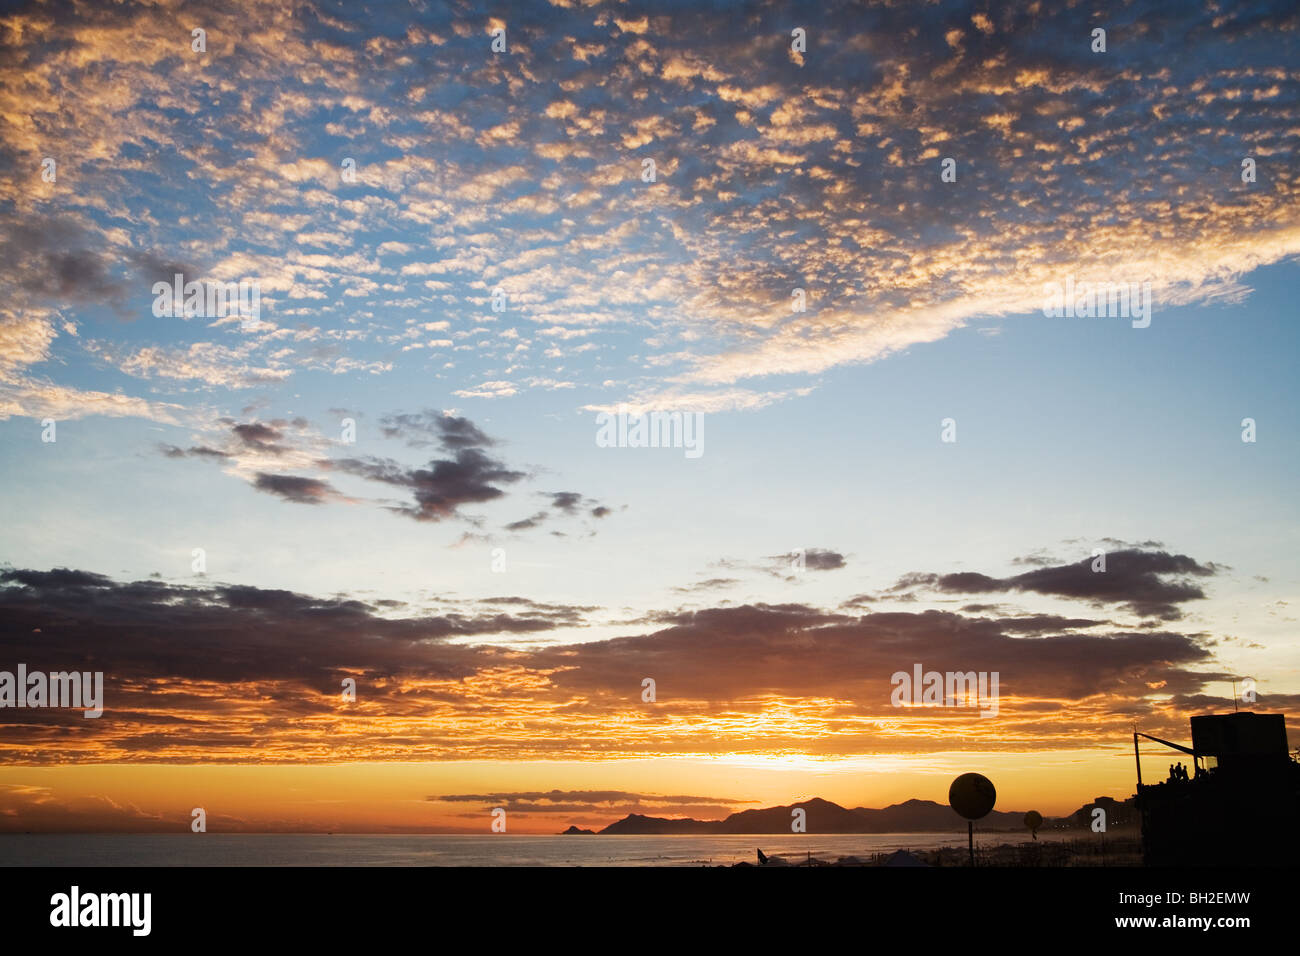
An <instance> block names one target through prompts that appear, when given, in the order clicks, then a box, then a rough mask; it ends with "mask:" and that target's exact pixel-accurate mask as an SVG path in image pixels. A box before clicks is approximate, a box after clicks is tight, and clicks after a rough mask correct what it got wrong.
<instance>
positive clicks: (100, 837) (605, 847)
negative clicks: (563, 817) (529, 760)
mask: <svg viewBox="0 0 1300 956" xmlns="http://www.w3.org/2000/svg"><path fill="white" fill-rule="evenodd" d="M1007 837H1008V834H988V835H987V836H986V837H985V838H984V839H982V840H980V839H978V838H977V840H978V842H980V843H985V842H988V843H1003V842H1009V841H1008V839H1007ZM965 842H966V835H965V834H964V833H960V834H958V833H879V834H867V835H859V834H854V835H841V836H814V835H808V834H801V835H794V834H791V835H779V834H778V835H763V836H516V835H513V834H505V833H502V834H483V835H473V836H443V835H424V834H400V835H383V836H376V835H347V834H337V835H322V834H229V833H203V834H63V833H60V834H4V835H0V866H709V865H712V866H719V865H730V864H732V863H738V862H740V861H742V860H745V861H748V862H750V863H753V862H756V854H755V852H754V851H755V849H758V848H761V849H762V850H763V852H764V853H766V854H768V855H769V856H771V855H773V854H775V855H778V856H784V857H785V858H786V859H789V860H791V861H792V862H793V861H796V860H800V859H806V858H807V855H808V853H809V852H811V853H812V855H813V856H814V857H816V858H818V859H822V860H827V861H834V860H836V859H838V858H839V857H842V856H857V857H868V856H870V855H871V854H872V853H880V852H882V851H893V850H897V849H900V848H901V849H929V848H932V847H939V846H963V845H965Z"/></svg>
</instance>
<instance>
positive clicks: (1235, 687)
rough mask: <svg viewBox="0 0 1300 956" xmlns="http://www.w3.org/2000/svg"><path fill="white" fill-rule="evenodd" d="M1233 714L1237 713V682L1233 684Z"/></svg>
mask: <svg viewBox="0 0 1300 956" xmlns="http://www.w3.org/2000/svg"><path fill="white" fill-rule="evenodd" d="M1232 712H1233V713H1234V714H1235V713H1236V712H1237V682H1236V681H1235V680H1234V681H1233V682H1232Z"/></svg>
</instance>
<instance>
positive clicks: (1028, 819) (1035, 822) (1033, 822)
mask: <svg viewBox="0 0 1300 956" xmlns="http://www.w3.org/2000/svg"><path fill="white" fill-rule="evenodd" d="M1042 825H1043V815H1042V814H1041V813H1039V812H1038V811H1037V810H1030V811H1029V812H1028V813H1026V814H1025V826H1027V827H1028V828H1029V832H1030V833H1032V834H1033V836H1034V839H1035V840H1037V839H1038V828H1039V827H1041V826H1042Z"/></svg>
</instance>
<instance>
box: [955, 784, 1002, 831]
mask: <svg viewBox="0 0 1300 956" xmlns="http://www.w3.org/2000/svg"><path fill="white" fill-rule="evenodd" d="M997 799H998V792H997V790H995V789H994V787H993V781H992V780H990V779H989V778H988V777H986V776H984V775H983V774H981V773H964V774H962V775H961V776H960V777H958V778H957V779H956V780H954V781H953V782H952V786H951V787H949V788H948V806H950V807H952V808H953V809H954V810H956V811H957V813H958V814H960V815H961V816H963V817H965V818H966V819H967V820H978V819H980V818H981V817H986V816H988V815H989V811H990V810H992V809H993V804H994V803H996V802H997Z"/></svg>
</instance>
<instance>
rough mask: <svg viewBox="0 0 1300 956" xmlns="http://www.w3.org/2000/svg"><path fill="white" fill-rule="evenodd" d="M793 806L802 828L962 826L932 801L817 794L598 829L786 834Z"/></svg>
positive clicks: (994, 821) (634, 818)
mask: <svg viewBox="0 0 1300 956" xmlns="http://www.w3.org/2000/svg"><path fill="white" fill-rule="evenodd" d="M795 809H802V810H803V811H804V823H805V826H806V830H807V832H808V833H922V832H944V831H948V830H952V831H959V830H965V829H966V820H965V818H963V817H961V816H958V815H957V813H956V811H954V810H953V809H952V808H951V807H949V806H947V805H945V804H942V803H935V802H934V801H933V800H907V801H905V802H903V803H897V804H894V805H892V806H888V807H885V808H883V809H880V810H873V809H870V808H867V807H856V808H855V809H852V810H850V809H847V808H845V807H842V806H840V805H839V804H838V803H832V802H831V801H829V800H823V799H822V798H821V797H813V798H812V799H810V800H803V801H800V802H798V803H792V804H789V805H787V806H780V807H765V808H763V809H761V810H741V811H740V812H739V813H733V814H731V815H730V816H729V817H727V818H726V819H725V820H693V819H691V818H689V817H685V818H675V819H674V818H668V817H647V816H643V815H642V814H639V813H631V814H628V815H627V816H626V817H624V818H623V819H622V820H618V821H616V822H614V823H611V824H610V825H609V826H607V827H605V828H604V829H603V830H601V831H600V832H601V833H615V834H619V833H624V834H645V835H653V834H664V833H694V834H728V833H790V832H792V831H791V827H790V825H791V822H792V821H793V820H794V819H795V818H794V814H793V811H794V810H795ZM979 825H980V826H981V827H983V828H984V829H1005V830H1023V829H1024V812H1023V811H1017V812H1011V811H1003V810H994V811H993V812H992V813H990V814H989V815H988V816H986V817H984V819H982V820H980V821H979Z"/></svg>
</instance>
